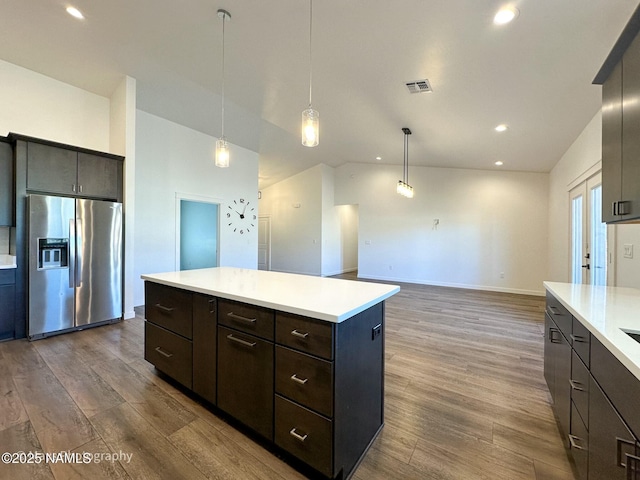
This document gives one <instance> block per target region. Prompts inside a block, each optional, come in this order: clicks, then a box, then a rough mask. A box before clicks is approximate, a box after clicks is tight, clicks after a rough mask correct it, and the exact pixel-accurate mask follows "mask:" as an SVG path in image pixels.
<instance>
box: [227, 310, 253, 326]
mask: <svg viewBox="0 0 640 480" xmlns="http://www.w3.org/2000/svg"><path fill="white" fill-rule="evenodd" d="M227 317H229V318H232V319H234V320H239V321H240V322H245V323H256V320H257V318H247V317H243V316H241V315H236V314H235V313H233V312H229V313H227Z"/></svg>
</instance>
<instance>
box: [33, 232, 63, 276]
mask: <svg viewBox="0 0 640 480" xmlns="http://www.w3.org/2000/svg"><path fill="white" fill-rule="evenodd" d="M68 266H69V239H68V238H39V239H38V270H47V269H50V268H67V267H68Z"/></svg>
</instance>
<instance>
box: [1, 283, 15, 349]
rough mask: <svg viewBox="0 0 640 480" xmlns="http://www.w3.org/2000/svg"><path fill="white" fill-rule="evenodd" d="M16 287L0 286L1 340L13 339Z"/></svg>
mask: <svg viewBox="0 0 640 480" xmlns="http://www.w3.org/2000/svg"><path fill="white" fill-rule="evenodd" d="M15 302H16V300H15V287H14V286H13V285H0V340H6V339H8V338H13V330H14V311H15Z"/></svg>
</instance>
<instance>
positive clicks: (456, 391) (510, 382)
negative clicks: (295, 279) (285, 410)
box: [0, 275, 574, 480]
mask: <svg viewBox="0 0 640 480" xmlns="http://www.w3.org/2000/svg"><path fill="white" fill-rule="evenodd" d="M344 277H345V278H353V277H352V276H351V275H345V276H344ZM401 287H402V290H401V291H400V293H399V294H397V295H396V296H394V297H392V298H391V299H390V300H388V301H387V309H386V375H385V378H386V380H385V382H386V384H385V388H386V390H385V427H384V429H383V430H382V433H381V434H380V436H379V437H378V438H377V440H376V441H375V443H374V444H373V446H372V448H371V450H370V451H369V453H368V454H367V455H366V457H365V459H364V460H363V462H362V463H361V465H360V466H359V468H358V469H357V470H356V472H355V474H354V476H353V478H354V479H356V480H372V479H391V478H398V479H427V480H428V479H434V480H435V479H437V480H444V479H452V480H458V479H465V480H466V479H491V480H494V479H495V480H518V479H536V480H543V479H544V480H565V479H573V478H574V476H573V473H572V467H571V465H570V464H569V462H568V460H567V456H566V453H565V450H564V447H563V445H562V440H561V438H560V434H559V433H558V429H557V427H556V424H555V420H554V418H553V413H552V410H551V407H550V403H549V402H550V397H549V392H548V390H547V387H546V384H545V382H544V378H543V358H542V354H543V315H544V313H543V312H544V299H543V298H542V297H528V296H520V295H509V294H501V293H492V292H480V291H471V290H460V289H451V288H442V287H429V286H421V285H408V284H402V285H401ZM143 323H144V320H143V318H142V317H141V316H138V317H136V318H135V319H132V320H127V321H124V322H121V323H118V324H114V325H109V326H106V327H99V328H95V329H90V330H85V331H81V332H75V333H71V334H67V335H61V336H57V337H51V338H48V339H44V340H39V341H36V342H33V343H30V342H28V341H26V340H17V341H12V342H5V343H0V450H1V451H2V452H0V453H3V452H20V451H24V452H30V451H31V452H46V453H57V452H65V451H71V452H74V453H78V454H82V453H83V452H89V453H104V454H108V453H111V454H116V453H120V452H122V453H124V454H130V455H131V460H130V461H129V462H127V460H126V459H124V458H122V459H120V460H119V461H115V462H111V461H102V462H100V463H89V464H82V463H76V464H70V463H50V464H45V463H44V462H42V463H31V464H27V465H19V464H16V465H6V464H4V463H0V478H2V479H4V478H7V479H9V478H11V479H22V478H24V479H39V478H43V479H65V480H67V479H73V478H78V479H81V478H91V479H99V478H109V479H116V478H118V479H127V478H131V479H141V478H143V479H151V478H158V479H172V480H173V479H181V478H184V479H190V480H191V479H205V478H209V479H256V480H257V479H265V478H267V479H274V480H276V479H278V480H281V479H301V478H304V477H303V475H301V474H300V473H298V472H297V471H296V470H294V469H293V468H292V467H290V466H289V465H287V464H286V463H284V462H282V461H281V460H280V459H278V458H277V457H275V456H274V455H273V454H271V453H270V452H268V451H266V450H265V449H264V448H262V447H261V446H260V445H259V444H257V443H255V442H254V441H253V440H251V439H250V438H248V437H246V436H245V435H244V434H242V433H241V432H239V431H237V430H236V429H235V428H234V427H232V426H230V425H228V424H227V423H225V422H224V421H223V420H221V419H220V418H218V417H216V416H215V415H214V414H212V413H211V412H209V411H208V410H207V409H206V408H205V407H203V406H202V405H201V404H200V403H199V402H198V401H197V399H195V397H191V396H189V395H186V394H185V393H184V392H183V391H182V390H181V389H178V388H176V387H175V386H174V385H173V384H172V383H168V382H167V381H165V380H164V379H163V378H162V377H161V376H159V375H158V374H157V372H156V371H155V370H154V368H153V366H151V365H150V364H148V363H147V362H146V361H145V360H144V359H143V349H144V334H143Z"/></svg>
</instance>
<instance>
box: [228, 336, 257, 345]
mask: <svg viewBox="0 0 640 480" xmlns="http://www.w3.org/2000/svg"><path fill="white" fill-rule="evenodd" d="M227 338H228V339H229V340H233V341H234V342H236V343H239V344H240V345H244V346H245V347H255V346H256V345H257V343H256V342H247V341H246V340H242V339H241V338H236V337H234V336H233V334H231V333H230V334H229V335H227Z"/></svg>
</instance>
